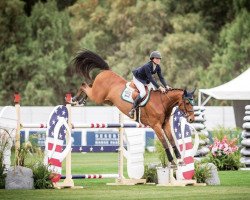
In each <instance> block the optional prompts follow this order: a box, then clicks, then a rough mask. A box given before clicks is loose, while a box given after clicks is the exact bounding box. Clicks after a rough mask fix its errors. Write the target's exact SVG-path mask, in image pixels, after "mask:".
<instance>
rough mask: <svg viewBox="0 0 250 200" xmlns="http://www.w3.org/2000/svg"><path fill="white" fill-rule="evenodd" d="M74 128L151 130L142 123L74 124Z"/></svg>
mask: <svg viewBox="0 0 250 200" xmlns="http://www.w3.org/2000/svg"><path fill="white" fill-rule="evenodd" d="M72 128H149V127H148V126H145V125H144V124H140V123H124V124H123V123H121V124H120V123H90V124H72Z"/></svg>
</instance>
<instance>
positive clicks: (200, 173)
mask: <svg viewBox="0 0 250 200" xmlns="http://www.w3.org/2000/svg"><path fill="white" fill-rule="evenodd" d="M194 172H195V173H194V177H193V179H195V180H196V181H197V183H205V182H206V180H207V179H209V178H210V177H211V173H210V168H209V166H208V165H207V164H206V163H203V162H199V161H195V163H194Z"/></svg>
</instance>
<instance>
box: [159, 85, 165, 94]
mask: <svg viewBox="0 0 250 200" xmlns="http://www.w3.org/2000/svg"><path fill="white" fill-rule="evenodd" d="M158 89H159V90H160V91H161V92H162V93H165V92H166V88H164V87H162V86H160V87H159V88H158Z"/></svg>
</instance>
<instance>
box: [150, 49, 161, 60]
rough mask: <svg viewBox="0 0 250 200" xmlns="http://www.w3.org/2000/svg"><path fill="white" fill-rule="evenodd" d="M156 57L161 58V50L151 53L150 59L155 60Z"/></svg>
mask: <svg viewBox="0 0 250 200" xmlns="http://www.w3.org/2000/svg"><path fill="white" fill-rule="evenodd" d="M154 58H159V59H161V53H160V52H159V51H152V52H151V54H150V60H153V59H154Z"/></svg>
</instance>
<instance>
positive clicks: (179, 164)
mask: <svg viewBox="0 0 250 200" xmlns="http://www.w3.org/2000/svg"><path fill="white" fill-rule="evenodd" d="M178 166H186V163H185V162H184V161H183V160H180V161H178Z"/></svg>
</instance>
